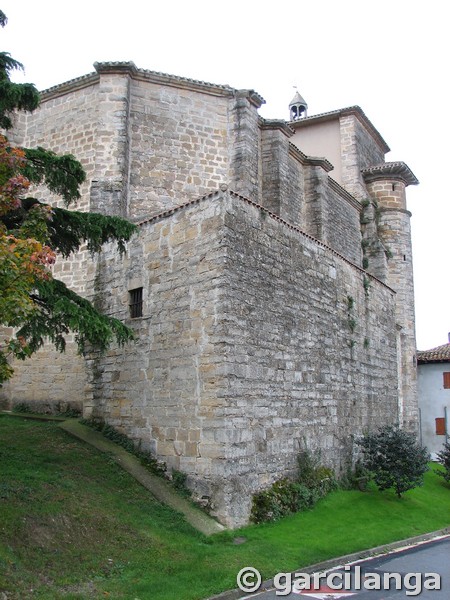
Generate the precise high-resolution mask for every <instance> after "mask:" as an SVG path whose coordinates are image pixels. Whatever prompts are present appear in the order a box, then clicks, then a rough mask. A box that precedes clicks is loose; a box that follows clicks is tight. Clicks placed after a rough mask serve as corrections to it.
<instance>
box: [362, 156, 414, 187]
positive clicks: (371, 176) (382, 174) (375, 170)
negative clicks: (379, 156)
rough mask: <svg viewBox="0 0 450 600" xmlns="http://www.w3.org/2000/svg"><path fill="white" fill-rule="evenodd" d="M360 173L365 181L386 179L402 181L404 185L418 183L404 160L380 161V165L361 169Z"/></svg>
mask: <svg viewBox="0 0 450 600" xmlns="http://www.w3.org/2000/svg"><path fill="white" fill-rule="evenodd" d="M361 173H362V176H363V177H364V181H365V182H366V183H371V182H372V181H380V180H386V179H388V180H392V179H396V180H398V181H402V182H403V183H404V184H405V186H408V185H417V184H418V183H419V181H418V179H417V177H416V176H415V175H414V173H413V172H412V171H411V169H410V168H409V167H408V165H407V164H406V163H404V162H387V163H382V164H381V165H375V166H373V167H369V168H368V169H362V171H361Z"/></svg>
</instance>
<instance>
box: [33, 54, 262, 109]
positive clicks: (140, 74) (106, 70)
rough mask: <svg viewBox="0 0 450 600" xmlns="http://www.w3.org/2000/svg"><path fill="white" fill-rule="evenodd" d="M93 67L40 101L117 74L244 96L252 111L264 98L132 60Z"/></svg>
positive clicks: (175, 85)
mask: <svg viewBox="0 0 450 600" xmlns="http://www.w3.org/2000/svg"><path fill="white" fill-rule="evenodd" d="M94 67H95V73H89V74H87V75H83V76H81V77H77V78H76V79H71V80H70V81H66V82H64V83H61V84H59V85H56V86H53V87H51V88H49V89H47V90H44V91H43V92H42V93H41V99H42V101H43V102H45V101H46V100H50V99H52V98H56V97H58V96H62V95H64V94H68V93H70V92H73V91H75V90H79V89H82V88H85V87H88V86H90V85H93V84H96V83H98V82H99V80H100V77H101V75H103V74H106V75H109V74H117V75H128V76H129V77H130V78H131V79H135V80H138V81H148V82H150V83H156V84H159V85H166V86H170V87H176V88H180V89H188V90H192V91H196V92H201V93H203V94H210V95H213V96H224V97H229V98H232V97H236V96H240V97H245V98H247V100H248V101H249V102H250V103H251V104H252V105H253V106H255V107H256V108H260V106H262V104H265V100H264V98H263V97H262V96H260V95H259V94H258V93H257V92H255V91H254V90H236V89H234V88H232V87H230V86H229V85H217V84H214V83H207V82H205V81H198V80H196V79H188V78H186V77H179V76H177V75H169V74H167V73H159V72H157V71H149V70H147V69H138V68H137V67H136V65H135V64H134V63H133V62H132V61H124V62H119V61H118V62H96V63H94Z"/></svg>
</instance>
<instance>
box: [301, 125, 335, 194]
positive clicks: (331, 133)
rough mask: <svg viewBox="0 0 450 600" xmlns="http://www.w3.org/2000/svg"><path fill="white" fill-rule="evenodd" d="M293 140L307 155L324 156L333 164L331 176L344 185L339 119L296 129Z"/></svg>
mask: <svg viewBox="0 0 450 600" xmlns="http://www.w3.org/2000/svg"><path fill="white" fill-rule="evenodd" d="M291 142H292V143H293V144H295V145H296V146H297V148H299V149H300V150H301V151H302V152H304V153H305V154H306V155H307V156H319V157H324V158H326V159H327V160H329V161H330V163H331V164H332V165H333V171H332V172H331V176H332V177H333V179H335V180H336V181H337V182H338V183H340V184H341V185H342V158H341V133H340V127H339V119H338V118H336V119H333V120H330V121H321V122H316V123H311V125H309V126H307V127H306V126H305V127H299V128H297V129H295V133H294V135H293V136H292V138H291Z"/></svg>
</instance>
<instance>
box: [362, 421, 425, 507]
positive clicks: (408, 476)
mask: <svg viewBox="0 0 450 600" xmlns="http://www.w3.org/2000/svg"><path fill="white" fill-rule="evenodd" d="M358 444H359V445H360V446H361V448H362V453H363V459H362V465H363V467H365V468H366V469H367V470H368V471H369V472H370V474H371V476H372V478H373V480H374V481H375V483H376V485H377V487H378V489H379V490H380V491H383V490H387V489H390V488H393V489H394V490H395V492H396V494H397V496H398V497H399V498H400V497H401V495H402V494H403V493H404V492H406V491H407V490H411V489H413V488H415V487H418V486H421V485H422V484H423V476H424V474H425V472H426V471H427V470H428V461H429V459H430V456H429V454H428V450H427V449H426V448H424V447H422V446H420V444H418V443H417V440H416V436H415V435H414V434H413V433H410V432H408V431H405V430H404V429H400V428H399V427H398V426H391V425H387V426H385V427H382V428H381V429H379V430H378V432H377V433H367V434H366V435H365V436H364V437H363V438H362V439H361V440H360V441H359V442H358Z"/></svg>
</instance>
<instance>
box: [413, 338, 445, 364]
mask: <svg viewBox="0 0 450 600" xmlns="http://www.w3.org/2000/svg"><path fill="white" fill-rule="evenodd" d="M417 362H418V363H419V364H420V363H422V364H423V363H429V362H450V342H449V343H448V344H444V345H442V346H437V348H432V349H431V350H419V351H418V352H417Z"/></svg>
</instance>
